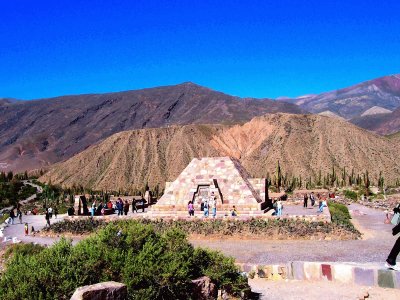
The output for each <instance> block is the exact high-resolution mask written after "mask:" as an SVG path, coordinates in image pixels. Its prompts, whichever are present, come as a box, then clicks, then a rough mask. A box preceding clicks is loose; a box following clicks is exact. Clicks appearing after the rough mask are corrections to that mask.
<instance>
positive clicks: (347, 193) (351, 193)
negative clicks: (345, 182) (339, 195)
mask: <svg viewBox="0 0 400 300" xmlns="http://www.w3.org/2000/svg"><path fill="white" fill-rule="evenodd" d="M344 196H345V198H347V199H351V200H354V201H356V200H357V198H358V194H357V193H356V192H354V191H350V190H345V191H344Z"/></svg>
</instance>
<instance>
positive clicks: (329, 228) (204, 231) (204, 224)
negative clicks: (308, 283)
mask: <svg viewBox="0 0 400 300" xmlns="http://www.w3.org/2000/svg"><path fill="white" fill-rule="evenodd" d="M346 209H347V208H346ZM335 215H336V214H335ZM332 220H333V222H332V223H325V222H308V221H303V220H299V219H256V218H252V219H248V220H236V219H226V220H220V219H217V220H202V219H195V220H184V219H182V220H163V219H140V220H135V221H133V220H118V221H111V223H115V224H116V226H120V225H122V224H123V226H128V227H129V226H130V225H129V224H132V223H138V222H139V223H141V224H144V225H151V226H152V227H153V228H154V230H155V231H156V232H159V233H164V232H166V231H168V230H169V229H170V228H175V229H178V230H181V231H183V232H187V233H190V234H200V235H205V236H207V235H223V236H240V237H243V236H250V237H261V236H266V237H268V238H270V239H274V238H275V239H287V238H288V239H309V238H311V237H313V238H315V237H319V238H325V237H328V236H329V237H332V238H338V239H355V238H358V237H359V236H360V233H359V232H358V231H357V230H356V229H355V228H354V226H350V225H352V224H351V222H350V221H349V222H346V221H343V220H342V219H340V221H338V220H339V219H338V218H337V217H335V218H334V219H332ZM349 224H350V225H349ZM104 226H106V223H105V222H104V221H103V220H99V219H96V218H95V219H93V220H92V219H90V218H85V219H78V220H74V221H69V220H64V221H62V222H59V223H55V224H54V225H52V227H51V228H50V229H45V231H51V232H53V233H55V234H63V233H72V234H74V235H81V234H88V233H91V232H94V231H95V230H97V229H99V228H102V227H104Z"/></svg>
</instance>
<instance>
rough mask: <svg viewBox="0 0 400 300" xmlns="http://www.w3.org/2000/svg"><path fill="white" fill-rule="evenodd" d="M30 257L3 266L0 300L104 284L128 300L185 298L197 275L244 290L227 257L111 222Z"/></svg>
mask: <svg viewBox="0 0 400 300" xmlns="http://www.w3.org/2000/svg"><path fill="white" fill-rule="evenodd" d="M24 247H25V246H24ZM25 252H27V253H29V255H27V254H23V253H25ZM33 252H34V253H32V251H20V250H19V251H15V255H13V257H12V258H11V259H10V260H9V261H8V262H7V265H6V271H5V273H4V274H3V275H2V277H1V279H0V299H5V300H6V299H69V298H70V297H71V295H72V293H73V292H74V290H75V289H76V288H77V287H79V286H83V285H89V284H94V283H98V282H102V281H109V280H115V281H119V282H124V283H125V284H126V285H127V286H128V294H129V297H130V298H131V299H190V296H191V295H190V292H191V287H190V281H191V280H192V279H196V278H198V277H200V276H203V275H208V276H210V277H211V278H212V279H213V280H214V282H215V283H216V284H217V286H218V288H224V289H226V290H227V291H229V292H231V293H232V294H234V295H240V293H241V292H244V291H247V290H249V287H248V284H247V279H246V278H244V277H243V276H241V275H240V273H239V271H238V269H237V267H236V266H235V265H234V260H233V259H232V258H227V257H225V256H223V255H222V254H220V253H218V252H215V251H209V250H203V249H194V247H193V246H192V245H191V244H190V243H189V242H188V241H187V239H186V236H185V234H184V233H183V232H182V231H181V230H179V229H177V228H172V229H169V230H164V231H163V232H162V233H161V232H157V231H156V230H155V229H154V227H153V226H152V225H149V224H141V223H140V222H137V221H129V222H128V221H122V222H118V223H116V222H115V223H110V224H108V225H107V226H105V228H103V229H101V230H99V231H98V234H96V235H95V236H91V237H89V238H87V239H85V240H83V241H81V242H79V243H78V244H77V245H76V246H73V245H72V242H71V241H70V240H66V239H62V240H61V241H60V242H58V243H56V244H55V245H54V246H52V247H50V248H46V249H42V250H41V251H37V252H36V251H33Z"/></svg>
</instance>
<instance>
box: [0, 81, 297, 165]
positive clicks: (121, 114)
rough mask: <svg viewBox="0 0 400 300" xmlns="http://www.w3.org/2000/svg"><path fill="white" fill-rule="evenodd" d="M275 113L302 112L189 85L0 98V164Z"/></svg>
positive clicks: (39, 160) (41, 161) (55, 157)
mask: <svg viewBox="0 0 400 300" xmlns="http://www.w3.org/2000/svg"><path fill="white" fill-rule="evenodd" d="M1 103H3V104H1ZM275 112H288V113H301V112H303V111H302V109H300V108H299V107H298V106H296V105H294V104H289V103H284V102H277V101H272V100H268V99H250V98H248V99H247V98H246V99H241V98H238V97H233V96H229V95H226V94H223V93H220V92H216V91H213V90H210V89H208V88H205V87H201V86H199V85H196V84H193V83H184V84H179V85H175V86H165V87H158V88H150V89H143V90H136V91H127V92H118V93H108V94H90V95H76V96H64V97H57V98H52V99H43V100H36V101H18V102H14V103H11V102H10V101H6V100H4V101H3V102H0V163H1V165H2V166H4V165H7V166H8V167H7V168H8V169H13V170H26V169H28V170H29V169H34V168H40V167H43V166H47V165H49V164H52V163H55V162H59V161H62V160H65V159H67V158H70V157H71V156H73V155H74V154H77V153H79V152H81V151H82V150H84V149H86V148H87V147H89V146H90V145H93V144H95V143H97V142H99V141H101V140H103V139H105V138H107V137H109V136H111V135H112V134H114V133H117V132H121V131H124V130H129V129H139V128H155V127H165V126H169V125H174V124H209V123H214V124H234V123H242V122H246V121H249V120H250V119H251V118H253V117H254V116H259V115H263V114H265V113H275Z"/></svg>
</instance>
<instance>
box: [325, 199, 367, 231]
mask: <svg viewBox="0 0 400 300" xmlns="http://www.w3.org/2000/svg"><path fill="white" fill-rule="evenodd" d="M328 206H329V211H330V213H331V219H332V223H333V224H336V225H338V226H342V227H344V228H347V229H348V230H349V231H352V232H355V233H358V234H360V232H359V231H358V230H357V229H356V228H355V227H354V225H353V223H351V216H350V212H349V209H348V208H347V206H346V205H344V204H340V203H335V202H332V201H330V202H329V203H328Z"/></svg>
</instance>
